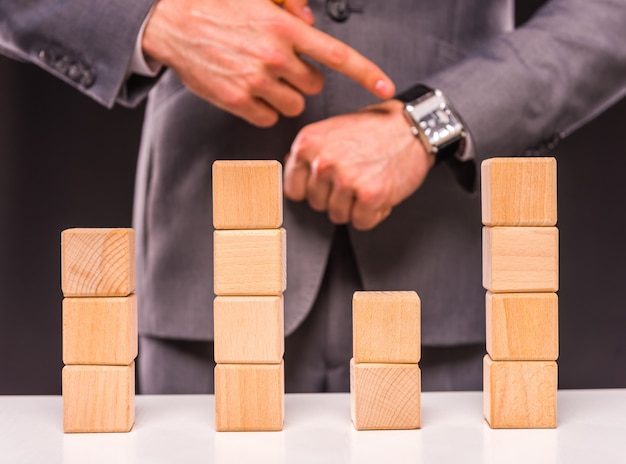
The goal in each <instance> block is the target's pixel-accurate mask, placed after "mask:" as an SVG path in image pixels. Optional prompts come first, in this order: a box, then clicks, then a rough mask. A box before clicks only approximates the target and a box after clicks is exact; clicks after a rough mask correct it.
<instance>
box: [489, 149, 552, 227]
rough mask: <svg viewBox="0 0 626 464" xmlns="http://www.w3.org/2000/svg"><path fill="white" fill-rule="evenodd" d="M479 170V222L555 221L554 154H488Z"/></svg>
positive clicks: (543, 223)
mask: <svg viewBox="0 0 626 464" xmlns="http://www.w3.org/2000/svg"><path fill="white" fill-rule="evenodd" d="M481 172H482V174H481V177H482V179H481V201H482V220H483V224H485V225H488V226H554V225H555V224H556V220H557V218H556V216H557V213H556V209H557V206H556V159H555V158H492V159H488V160H485V161H483V163H482V165H481Z"/></svg>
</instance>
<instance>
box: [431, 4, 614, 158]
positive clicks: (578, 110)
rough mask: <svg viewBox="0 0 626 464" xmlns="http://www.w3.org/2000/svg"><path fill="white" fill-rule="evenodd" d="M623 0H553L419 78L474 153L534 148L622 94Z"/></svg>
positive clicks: (484, 155)
mask: <svg viewBox="0 0 626 464" xmlns="http://www.w3.org/2000/svg"><path fill="white" fill-rule="evenodd" d="M625 44H626V2H624V0H613V1H609V0H602V1H593V2H590V1H588V0H582V1H581V0H553V1H551V2H548V3H547V4H546V5H545V6H544V7H543V8H542V9H540V10H539V11H538V12H537V13H536V14H535V16H534V17H533V18H532V19H531V20H530V21H528V22H527V23H526V24H524V25H523V26H522V27H520V28H518V29H516V30H514V31H512V32H510V33H507V34H503V35H501V36H499V37H496V38H494V39H492V40H490V41H488V42H487V43H485V44H484V45H482V46H480V47H479V48H478V49H477V50H475V51H474V52H473V53H471V54H470V55H469V56H467V57H466V58H465V59H463V60H461V61H460V62H458V63H456V64H454V65H453V66H451V67H448V68H446V69H444V70H442V71H440V72H438V73H437V74H435V75H432V76H430V77H429V78H428V79H426V82H425V83H426V84H429V85H430V86H432V87H438V88H440V89H442V90H443V92H444V93H445V94H446V96H447V97H448V98H449V100H450V101H451V102H452V104H453V105H454V107H455V108H456V109H457V111H458V112H459V114H460V115H461V117H462V118H463V120H464V122H465V125H466V126H467V128H468V130H469V132H470V134H471V136H472V141H473V144H474V149H475V154H476V157H477V158H478V159H479V160H480V159H484V158H487V157H490V156H513V155H527V156H532V155H538V154H541V153H543V152H545V150H546V149H551V148H553V147H554V145H555V144H556V143H557V142H558V140H559V139H561V138H563V137H565V136H567V135H568V134H570V133H571V132H572V131H574V130H575V129H576V128H578V127H579V126H581V125H582V124H584V123H585V122H587V121H589V120H590V119H592V118H593V117H594V116H596V115H598V114H599V113H600V112H602V111H603V110H604V109H606V108H608V107H609V106H610V105H612V104H614V103H616V102H617V101H619V100H620V99H621V98H622V97H624V96H625V95H626V46H625Z"/></svg>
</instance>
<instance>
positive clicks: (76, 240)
mask: <svg viewBox="0 0 626 464" xmlns="http://www.w3.org/2000/svg"><path fill="white" fill-rule="evenodd" d="M61 287H62V290H63V295H65V296H66V297H83V296H85V297H88V296H127V295H130V294H131V293H133V292H134V291H135V232H134V230H133V229H67V230H64V231H63V232H62V233H61Z"/></svg>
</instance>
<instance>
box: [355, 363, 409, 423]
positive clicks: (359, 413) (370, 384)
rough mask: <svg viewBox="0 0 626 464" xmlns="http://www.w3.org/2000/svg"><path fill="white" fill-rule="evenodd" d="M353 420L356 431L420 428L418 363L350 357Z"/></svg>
mask: <svg viewBox="0 0 626 464" xmlns="http://www.w3.org/2000/svg"><path fill="white" fill-rule="evenodd" d="M350 400H351V415H352V423H353V424H354V427H355V428H356V429H357V430H384V429H386V430H401V429H418V428H420V424H421V378H420V368H419V366H418V365H417V364H376V363H362V364H357V363H355V361H354V358H353V359H352V360H350Z"/></svg>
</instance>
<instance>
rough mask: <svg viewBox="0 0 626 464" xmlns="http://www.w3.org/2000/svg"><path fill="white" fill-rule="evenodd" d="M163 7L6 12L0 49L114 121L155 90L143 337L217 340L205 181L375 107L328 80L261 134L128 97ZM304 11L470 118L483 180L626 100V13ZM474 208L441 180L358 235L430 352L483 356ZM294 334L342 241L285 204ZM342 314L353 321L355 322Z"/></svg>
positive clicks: (373, 268) (388, 1)
mask: <svg viewBox="0 0 626 464" xmlns="http://www.w3.org/2000/svg"><path fill="white" fill-rule="evenodd" d="M151 3H152V0H134V1H133V2H126V1H121V0H108V1H106V2H88V1H86V0H84V1H74V2H63V1H62V0H54V1H53V0H38V1H35V0H28V1H26V0H3V1H2V2H1V3H0V49H1V50H3V51H4V53H6V54H8V55H10V56H14V57H17V58H19V59H23V60H27V61H31V62H33V63H36V64H38V65H39V66H42V67H43V68H44V69H47V70H48V71H50V72H52V73H54V74H56V75H58V76H59V77H60V78H62V79H65V80H66V81H67V82H69V83H70V84H72V85H74V86H76V87H77V88H79V89H81V90H82V91H84V92H85V93H87V94H88V95H90V96H92V97H93V98H95V99H97V100H98V101H100V102H102V103H103V104H105V105H108V106H111V105H113V104H115V103H116V102H118V103H122V104H127V105H133V104H135V103H136V102H138V101H139V100H140V99H141V98H143V97H144V96H145V95H146V93H147V92H148V91H149V90H150V89H152V90H151V93H150V98H149V102H148V106H147V112H146V119H145V126H144V133H143V140H142V145H141V153H140V158H139V165H138V174H137V184H136V199H135V218H134V222H135V224H134V225H135V227H136V229H137V245H138V294H139V296H140V302H141V303H140V330H141V331H142V333H145V334H152V335H158V336H165V337H179V338H189V339H198V340H207V339H211V338H212V327H213V318H212V311H211V307H212V299H213V291H212V281H213V276H212V222H211V217H212V212H211V178H210V173H211V163H212V161H213V160H215V159H220V158H234V159H245V158H278V159H282V157H283V155H284V154H286V153H287V151H288V150H289V146H290V144H291V141H292V140H293V138H294V136H295V135H296V134H297V132H298V130H299V129H300V128H301V127H302V126H303V125H305V124H307V123H310V122H313V121H317V120H319V119H322V118H325V117H328V116H331V115H334V114H339V113H343V112H348V111H352V110H355V109H358V108H360V107H362V106H364V105H366V104H369V103H372V102H373V98H372V97H371V96H370V95H368V94H367V93H366V92H365V91H363V90H362V89H361V88H360V87H358V86H357V85H356V84H354V83H353V82H351V81H349V80H348V79H346V78H344V77H343V76H340V75H338V74H336V73H333V72H328V71H326V70H325V71H324V72H325V78H326V87H325V90H324V92H323V93H322V94H321V95H319V96H315V97H312V98H309V99H308V105H307V109H306V111H305V113H304V114H303V115H301V116H300V117H298V118H294V119H282V120H281V121H280V122H279V123H278V124H277V125H276V127H274V128H272V129H257V128H254V127H251V126H250V125H248V124H247V123H245V122H243V121H241V120H239V119H237V118H235V117H233V116H230V115H228V114H226V113H224V112H222V111H221V110H219V109H217V108H215V107H213V106H212V105H210V104H208V103H206V102H204V101H201V100H200V99H198V98H197V97H195V96H194V95H192V94H191V93H190V92H189V91H187V90H186V89H185V88H184V87H183V85H182V84H181V83H180V81H179V80H178V78H177V77H176V75H175V74H174V73H173V72H171V71H165V73H164V74H163V75H162V76H159V78H158V79H141V78H137V77H133V78H132V79H130V80H128V81H126V80H125V75H124V72H125V69H126V67H127V64H128V60H129V57H130V52H131V48H132V45H133V43H134V41H135V37H136V35H137V31H138V30H139V27H140V24H141V22H142V21H143V19H144V17H145V15H146V13H147V11H148V9H149V7H150V4H151ZM324 3H325V2H324V1H322V0H310V1H309V4H310V6H311V7H312V9H313V11H314V13H315V14H316V17H317V21H318V22H317V27H319V28H321V29H323V30H325V31H327V32H329V33H330V34H332V35H334V36H336V37H338V38H340V39H342V40H344V41H345V42H347V43H349V44H351V45H352V46H354V47H355V48H356V49H358V50H359V51H361V52H362V53H364V54H365V55H366V56H368V57H369V58H371V59H372V60H373V61H374V62H376V63H378V64H379V65H380V66H381V67H382V68H383V69H384V70H385V71H386V72H387V73H388V74H389V75H390V76H391V78H392V79H393V80H394V81H395V83H396V84H397V87H398V89H405V88H408V87H409V86H411V85H413V84H415V83H417V82H421V83H424V84H427V85H430V86H432V87H438V88H441V89H442V90H443V91H444V93H445V94H446V95H447V96H448V98H449V99H450V100H451V101H452V103H453V105H454V106H455V107H456V108H457V110H458V111H459V113H460V114H461V116H462V117H463V119H464V121H465V124H466V126H467V127H468V129H469V132H470V134H471V137H472V141H473V146H474V150H475V155H476V162H477V163H479V162H480V161H481V160H482V159H484V158H486V157H490V156H510V155H534V154H539V153H541V152H542V150H543V149H544V148H545V147H546V146H552V145H553V144H554V143H555V142H556V141H558V139H559V138H561V137H564V136H566V135H567V134H569V133H570V132H571V131H573V130H574V129H575V128H577V127H578V126H579V125H581V124H583V123H584V122H585V121H587V120H589V119H591V118H592V117H593V116H594V115H596V114H597V113H598V112H600V111H602V110H603V109H604V108H606V107H608V106H609V105H611V104H612V103H614V102H616V101H618V100H619V99H620V98H622V97H623V95H624V94H625V93H626V47H625V46H624V44H626V26H625V25H626V4H625V3H624V1H609V0H603V1H595V2H589V1H588V0H553V1H551V2H549V3H548V4H547V5H546V6H545V7H544V8H542V9H541V10H540V11H539V12H538V14H537V15H536V16H535V17H534V18H533V19H532V20H531V21H530V22H528V23H526V24H525V25H524V26H523V27H521V28H519V29H517V30H515V31H514V30H513V2H512V0H480V1H479V0H464V1H459V0H440V1H438V2H427V1H423V0H385V1H380V0H361V1H360V2H359V6H360V7H361V8H360V10H362V11H361V12H359V13H353V14H352V15H351V17H350V18H349V20H348V21H347V22H344V23H336V22H333V21H332V20H331V19H329V17H328V16H326V14H325V12H324ZM479 210H480V204H479V198H478V196H477V195H476V194H475V193H473V194H472V193H468V192H466V191H465V190H463V189H462V188H461V187H460V186H459V185H458V184H457V183H456V182H455V181H454V178H453V176H451V175H450V171H449V170H448V169H447V167H446V166H437V167H436V168H435V169H433V170H432V171H431V173H430V174H429V176H428V179H427V180H426V182H425V184H424V185H423V187H422V188H421V189H419V191H418V192H416V193H415V194H414V195H413V196H412V197H410V198H409V199H408V200H406V201H405V202H404V203H402V204H401V205H399V206H398V207H397V208H395V209H394V212H393V214H392V215H391V216H390V217H389V218H388V219H387V220H386V221H385V222H384V223H382V224H381V225H380V226H379V227H377V228H376V229H375V230H373V231H371V232H357V231H354V230H350V237H351V241H352V244H353V247H354V252H355V256H356V260H357V263H358V266H359V270H360V273H361V277H362V280H363V283H364V286H365V287H366V289H385V290H396V289H397V290H400V289H401V290H409V289H413V290H416V291H417V292H418V293H419V294H420V296H421V298H422V306H423V309H422V311H423V312H422V326H423V328H422V334H423V342H424V343H425V344H430V345H451V344H461V343H472V342H480V341H482V340H484V290H483V289H482V287H481V248H480V247H481V240H480V232H481V221H480V211H479ZM285 227H286V228H287V230H288V264H287V266H288V290H287V293H286V301H285V307H286V314H285V328H286V333H287V334H289V333H291V332H293V331H294V330H295V328H296V327H297V326H298V325H299V323H300V322H301V321H302V320H303V319H304V318H305V317H306V315H307V314H308V312H309V311H310V308H311V305H312V303H313V300H314V298H315V295H316V293H317V291H318V289H319V286H320V283H321V278H322V274H323V271H324V267H325V263H326V258H327V256H328V251H329V247H330V242H331V239H332V236H333V230H334V226H333V225H332V224H330V223H329V222H328V220H327V219H326V217H325V216H324V215H323V214H318V213H315V212H313V211H311V210H310V209H309V208H308V206H307V205H306V204H296V203H292V202H287V203H286V206H285ZM349 310H350V309H349V308H346V311H349Z"/></svg>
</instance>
